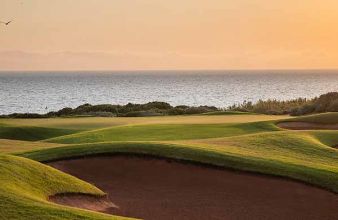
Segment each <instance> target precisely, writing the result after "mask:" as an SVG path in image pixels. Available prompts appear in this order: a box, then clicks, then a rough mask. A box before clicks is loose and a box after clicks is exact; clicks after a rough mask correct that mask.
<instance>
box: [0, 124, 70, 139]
mask: <svg viewBox="0 0 338 220" xmlns="http://www.w3.org/2000/svg"><path fill="white" fill-rule="evenodd" d="M74 132H76V131H74V130H69V129H57V128H43V127H33V126H10V125H4V124H0V139H11V140H24V141H39V140H43V139H47V138H52V137H57V136H62V135H67V134H72V133H74Z"/></svg>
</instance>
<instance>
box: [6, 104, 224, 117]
mask: <svg viewBox="0 0 338 220" xmlns="http://www.w3.org/2000/svg"><path fill="white" fill-rule="evenodd" d="M215 111H219V109H218V108H216V107H213V106H199V107H191V106H186V105H179V106H175V107H174V106H171V105H170V104H168V103H165V102H149V103H146V104H132V103H128V104H127V105H111V104H103V105H91V104H84V105H80V106H78V107H77V108H74V109H73V108H63V109H61V110H59V111H55V112H49V113H47V114H31V113H24V114H21V113H14V114H10V115H6V116H1V117H8V118H51V117H66V116H101V117H143V116H162V115H191V114H202V113H208V112H215Z"/></svg>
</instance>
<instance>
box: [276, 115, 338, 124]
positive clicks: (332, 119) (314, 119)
mask: <svg viewBox="0 0 338 220" xmlns="http://www.w3.org/2000/svg"><path fill="white" fill-rule="evenodd" d="M280 122H307V123H316V124H338V112H328V113H322V114H316V115H308V116H302V117H297V118H290V119H286V120H282V121H280Z"/></svg>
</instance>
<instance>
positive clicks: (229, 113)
mask: <svg viewBox="0 0 338 220" xmlns="http://www.w3.org/2000/svg"><path fill="white" fill-rule="evenodd" d="M202 115H258V114H256V113H252V112H239V111H217V112H208V113H203V114H202Z"/></svg>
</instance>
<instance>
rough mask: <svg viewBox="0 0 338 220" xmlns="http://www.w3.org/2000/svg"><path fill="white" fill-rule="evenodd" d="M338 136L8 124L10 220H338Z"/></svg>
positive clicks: (191, 124)
mask: <svg viewBox="0 0 338 220" xmlns="http://www.w3.org/2000/svg"><path fill="white" fill-rule="evenodd" d="M295 123H297V124H295ZM337 125H338V114H337V113H324V114H318V115H311V116H305V117H297V118H291V117H288V116H266V115H255V114H233V115H232V114H225V115H212V114H210V115H195V116H163V117H142V118H95V117H88V118H86V117H78V118H50V119H0V173H1V176H0V219H55V220H56V219H125V217H127V218H129V217H130V218H144V219H159V217H161V218H160V219H175V217H177V218H176V219H206V218H207V217H208V218H209V219H248V218H249V217H250V219H264V218H265V219H269V218H271V217H274V219H285V218H288V219H333V218H335V217H336V216H337V215H338V210H337V209H334V207H337V206H338V149H337V148H336V146H337V145H338V127H336V126H337ZM55 168H56V169H55ZM155 195H157V196H155ZM203 213H204V214H203ZM205 213H207V216H206V215H205ZM120 216H125V217H120Z"/></svg>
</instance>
